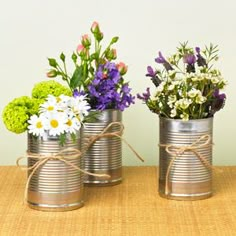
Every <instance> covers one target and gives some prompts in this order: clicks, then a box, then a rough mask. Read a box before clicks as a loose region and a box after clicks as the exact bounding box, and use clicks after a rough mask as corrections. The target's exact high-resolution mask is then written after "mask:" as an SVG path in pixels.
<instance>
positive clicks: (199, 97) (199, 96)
mask: <svg viewBox="0 0 236 236" xmlns="http://www.w3.org/2000/svg"><path fill="white" fill-rule="evenodd" d="M206 100H207V99H206V97H204V96H202V95H198V96H197V97H196V103H198V104H203V103H204V102H206Z"/></svg>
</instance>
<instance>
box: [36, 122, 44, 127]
mask: <svg viewBox="0 0 236 236" xmlns="http://www.w3.org/2000/svg"><path fill="white" fill-rule="evenodd" d="M36 127H37V128H38V129H40V128H42V127H43V125H42V123H41V121H38V122H37V123H36Z"/></svg>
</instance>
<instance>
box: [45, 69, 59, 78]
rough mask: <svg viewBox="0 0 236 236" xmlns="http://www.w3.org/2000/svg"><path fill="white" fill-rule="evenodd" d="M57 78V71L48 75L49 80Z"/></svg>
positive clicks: (51, 71) (52, 71)
mask: <svg viewBox="0 0 236 236" xmlns="http://www.w3.org/2000/svg"><path fill="white" fill-rule="evenodd" d="M56 76H57V71H56V70H50V71H49V72H48V73H47V77H48V78H53V77H56Z"/></svg>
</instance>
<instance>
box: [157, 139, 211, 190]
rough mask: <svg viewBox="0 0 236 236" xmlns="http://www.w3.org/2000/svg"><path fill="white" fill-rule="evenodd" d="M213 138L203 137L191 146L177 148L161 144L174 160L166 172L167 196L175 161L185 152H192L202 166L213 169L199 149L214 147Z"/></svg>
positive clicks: (172, 145)
mask: <svg viewBox="0 0 236 236" xmlns="http://www.w3.org/2000/svg"><path fill="white" fill-rule="evenodd" d="M211 140H212V139H211V136H210V135H203V136H201V137H200V138H199V139H197V140H196V141H195V142H193V143H192V144H191V145H187V146H177V145H174V144H159V146H160V147H164V148H165V151H166V152H167V153H169V154H170V155H171V156H172V157H173V158H172V159H171V161H170V163H169V165H168V168H167V171H166V178H165V194H166V195H169V193H170V191H169V176H170V171H171V168H172V166H173V164H174V161H175V160H176V159H177V158H178V157H180V156H181V155H182V154H184V153H185V152H192V153H194V154H195V156H196V157H197V158H198V159H199V160H200V161H201V162H202V164H203V165H204V166H205V167H206V168H207V169H209V170H211V169H213V167H212V165H211V164H210V163H209V161H208V160H207V159H206V158H204V157H203V155H201V154H200V153H199V151H198V150H197V149H199V148H202V147H208V146H212V145H213V143H212V142H211Z"/></svg>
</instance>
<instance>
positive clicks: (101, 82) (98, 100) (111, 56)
mask: <svg viewBox="0 0 236 236" xmlns="http://www.w3.org/2000/svg"><path fill="white" fill-rule="evenodd" d="M91 32H92V36H93V39H94V42H92V40H91V37H90V36H89V35H87V34H85V35H83V36H82V38H81V42H80V44H79V45H78V47H77V49H76V51H75V52H73V53H72V56H71V59H72V61H73V65H74V67H75V69H74V71H73V73H72V74H71V75H70V74H69V73H68V72H67V65H66V57H65V55H64V54H63V53H61V54H60V61H61V65H60V63H59V62H58V61H57V60H56V59H54V58H48V61H49V65H50V66H51V70H50V71H49V72H48V73H47V76H48V77H49V78H53V77H57V76H60V77H61V78H62V80H64V81H65V82H66V83H67V84H68V86H69V88H70V89H71V91H72V93H73V94H74V95H78V94H87V99H88V102H89V104H90V106H91V108H92V109H95V110H100V111H102V110H105V109H119V110H121V111H123V110H124V109H125V108H127V107H129V106H130V105H131V104H132V103H134V96H132V95H131V93H130V91H131V89H130V87H129V83H128V82H125V80H124V78H123V76H124V75H125V74H126V72H127V69H128V67H127V66H126V65H125V64H124V63H123V62H120V63H115V62H114V60H115V59H116V58H117V53H116V49H114V48H112V46H113V44H115V43H116V42H117V41H118V39H119V38H118V37H113V38H112V39H111V41H110V43H109V44H108V46H107V47H106V48H105V50H103V51H102V45H101V42H102V39H103V33H102V32H101V30H100V26H99V24H98V23H97V22H94V23H93V24H92V26H91ZM92 47H94V51H92Z"/></svg>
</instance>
